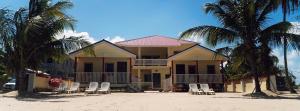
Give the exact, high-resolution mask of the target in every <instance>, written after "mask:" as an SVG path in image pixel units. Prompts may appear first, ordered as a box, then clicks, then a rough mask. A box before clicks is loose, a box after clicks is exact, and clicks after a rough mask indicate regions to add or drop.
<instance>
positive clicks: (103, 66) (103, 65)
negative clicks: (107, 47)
mask: <svg viewBox="0 0 300 111" xmlns="http://www.w3.org/2000/svg"><path fill="white" fill-rule="evenodd" d="M104 68H105V64H104V57H102V77H101V78H102V82H104V80H105V79H104V77H105V76H104V72H105V69H104Z"/></svg>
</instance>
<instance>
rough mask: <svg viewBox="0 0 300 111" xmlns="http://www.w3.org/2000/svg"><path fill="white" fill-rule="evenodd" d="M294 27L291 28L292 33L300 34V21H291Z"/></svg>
mask: <svg viewBox="0 0 300 111" xmlns="http://www.w3.org/2000/svg"><path fill="white" fill-rule="evenodd" d="M291 23H292V24H293V25H294V27H293V28H292V29H290V30H289V32H290V33H294V34H300V22H291Z"/></svg>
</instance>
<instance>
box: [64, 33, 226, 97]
mask: <svg viewBox="0 0 300 111" xmlns="http://www.w3.org/2000/svg"><path fill="white" fill-rule="evenodd" d="M86 48H90V49H92V50H94V54H88V53H86V51H85V50H84V49H86ZM70 57H71V58H72V59H73V60H74V61H75V64H74V70H75V74H74V81H77V82H81V83H89V82H92V81H97V82H103V81H108V82H110V83H111V84H112V86H114V85H115V86H118V85H119V86H122V85H135V86H139V87H140V88H147V89H151V90H173V91H186V90H187V89H188V86H187V85H188V83H207V84H209V85H210V86H211V87H212V88H215V90H222V87H223V86H224V85H223V82H224V80H223V75H222V74H221V73H220V64H221V63H222V62H224V61H226V57H225V56H223V55H219V54H217V53H216V52H215V51H213V50H211V49H209V48H206V47H203V46H201V45H200V44H199V43H197V42H192V41H186V40H178V39H175V38H171V37H165V36H159V35H154V36H147V37H142V38H137V39H132V40H126V41H121V42H117V43H111V42H109V41H106V40H101V41H99V42H96V43H94V44H92V45H90V46H87V47H85V48H82V49H80V50H77V51H74V52H72V53H70Z"/></svg>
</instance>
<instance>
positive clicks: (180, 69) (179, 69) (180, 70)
mask: <svg viewBox="0 0 300 111" xmlns="http://www.w3.org/2000/svg"><path fill="white" fill-rule="evenodd" d="M176 83H186V81H185V65H184V64H176Z"/></svg>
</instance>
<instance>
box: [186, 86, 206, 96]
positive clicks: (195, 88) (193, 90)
mask: <svg viewBox="0 0 300 111" xmlns="http://www.w3.org/2000/svg"><path fill="white" fill-rule="evenodd" d="M189 92H190V93H191V94H197V95H199V94H204V92H203V91H201V90H199V89H198V86H197V84H189Z"/></svg>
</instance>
